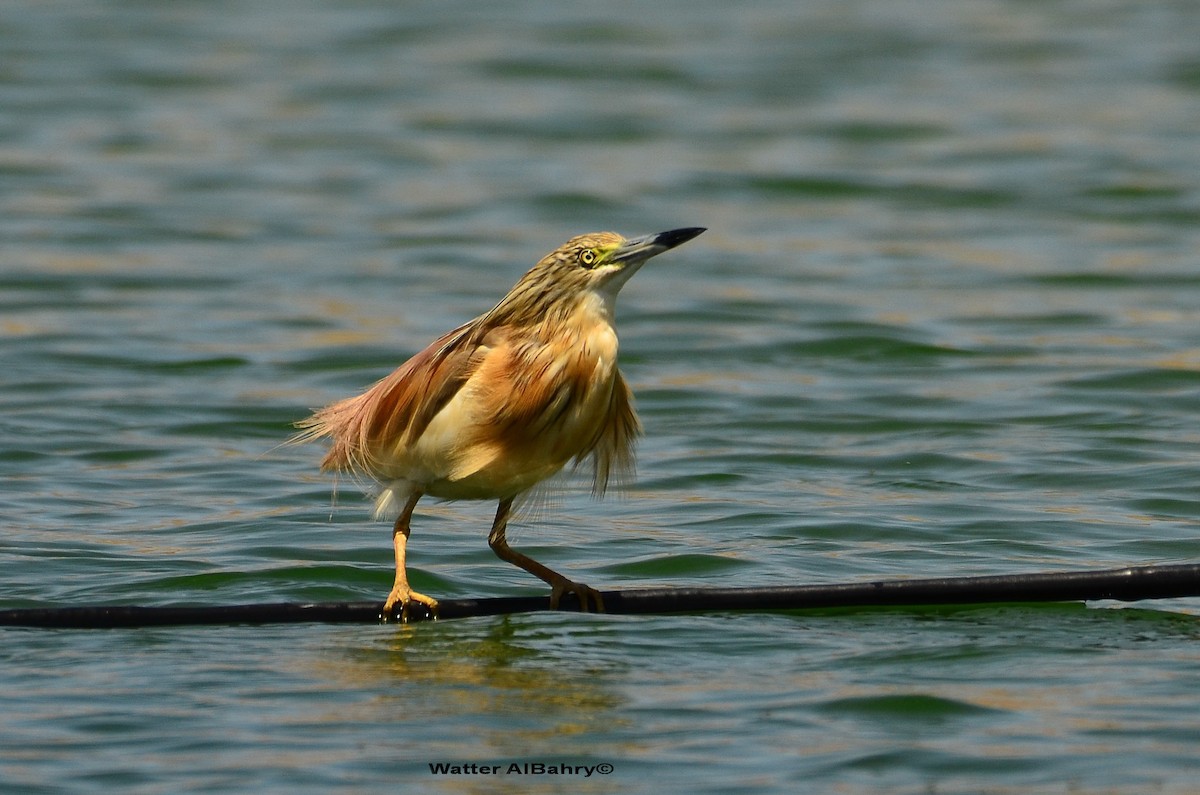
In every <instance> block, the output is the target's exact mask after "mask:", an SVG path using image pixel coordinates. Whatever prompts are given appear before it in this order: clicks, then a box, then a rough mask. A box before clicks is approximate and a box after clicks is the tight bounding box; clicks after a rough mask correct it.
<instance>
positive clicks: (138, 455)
mask: <svg viewBox="0 0 1200 795" xmlns="http://www.w3.org/2000/svg"><path fill="white" fill-rule="evenodd" d="M1198 35H1200V6H1196V5H1195V4H1194V3H1191V2H1185V0H1176V1H1175V2H1162V3H1154V4H1147V3H1137V2H1120V1H1118V0H1113V1H1112V2H1084V1H1083V0H1076V1H1075V2H1069V1H1067V0H1063V1H1062V2H1048V3H1025V2H995V3H988V2H972V1H968V2H957V1H956V2H924V3H908V2H899V3H897V2H884V1H883V0H875V1H870V2H868V1H864V2H814V3H805V4H796V3H788V2H750V3H741V4H735V5H730V4H726V3H710V2H704V1H702V0H701V1H700V2H697V1H696V0H692V2H688V3H682V2H662V3H653V4H651V3H633V2H625V3H616V4H606V5H604V6H596V5H594V4H592V5H587V6H576V5H564V4H553V3H546V2H532V1H531V2H525V3H514V4H503V5H498V4H474V3H458V4H455V3H403V4H399V3H386V2H367V1H366V0H363V1H362V2H351V3H332V2H330V3H318V2H307V3H275V2H265V3H236V2H230V3H199V2H174V3H152V2H112V3H104V4H98V3H97V4H91V3H74V4H71V3H49V4H46V3H40V2H10V3H8V4H6V5H5V6H4V7H3V9H0V242H2V244H3V245H2V256H0V338H2V339H0V385H2V388H0V482H2V483H3V491H2V495H0V507H3V510H4V516H5V520H4V529H3V532H2V533H0V561H2V563H3V568H2V571H3V574H2V575H0V607H5V608H8V607H34V606H59V605H64V606H65V605H94V604H146V605H171V604H185V603H186V604H191V603H215V604H238V603H252V602H278V601H301V600H321V601H359V600H366V599H382V597H383V595H384V594H385V593H386V591H387V589H388V587H389V586H390V582H391V571H390V566H391V549H390V538H389V532H388V531H389V528H388V527H387V526H386V525H383V524H378V523H373V522H371V521H370V520H369V511H368V504H367V502H366V501H365V500H364V499H363V497H362V496H361V495H360V494H358V492H357V490H356V489H355V488H354V486H353V484H351V483H346V482H343V483H341V484H340V486H339V488H338V492H337V496H336V500H335V499H334V496H333V493H332V483H331V481H330V480H329V479H328V478H326V477H323V476H321V475H319V474H318V473H317V471H316V465H317V462H318V460H319V458H320V455H321V451H320V449H319V448H317V447H306V448H305V447H299V448H298V447H279V446H278V445H280V443H282V442H283V441H284V440H285V439H286V438H287V437H288V435H289V433H290V427H289V424H290V423H291V422H292V421H294V420H296V419H299V418H302V417H303V416H305V414H306V413H307V410H308V409H309V408H310V407H313V406H318V405H321V404H324V403H326V402H328V401H330V400H333V399H336V398H339V397H343V396H345V395H348V394H351V393H352V392H354V391H355V390H357V389H359V388H361V387H363V386H365V385H367V384H369V383H371V382H372V381H373V380H375V379H376V378H378V377H380V376H382V375H383V374H385V373H386V372H388V371H389V370H390V369H391V368H392V367H394V366H395V365H397V364H399V363H400V362H401V361H402V360H403V359H404V358H405V357H407V356H408V355H410V354H412V353H413V352H415V351H416V350H419V349H420V348H421V347H423V346H424V345H425V344H426V343H428V342H429V341H430V340H431V339H432V338H433V337H434V336H436V335H437V334H439V333H441V332H443V331H445V330H447V329H448V328H450V327H452V326H454V325H456V324H458V323H460V322H462V321H464V320H466V319H468V318H470V317H472V316H474V315H476V314H478V313H479V312H481V311H483V310H485V309H487V308H488V307H490V306H491V305H492V303H494V302H495V301H496V300H497V299H498V298H499V297H500V296H501V295H502V294H503V293H504V291H505V290H507V289H508V288H509V287H510V286H511V284H512V283H513V282H514V281H515V280H516V278H517V277H518V276H519V275H520V274H521V273H522V272H524V270H525V269H526V268H528V267H529V265H531V264H532V263H533V262H534V261H535V260H536V259H537V258H538V257H540V256H541V255H542V254H543V253H545V252H546V251H548V250H549V249H551V248H553V247H554V246H556V245H557V244H558V243H559V242H561V241H562V240H565V239H566V238H567V237H569V236H571V235H573V234H576V233H579V232H584V231H595V230H599V229H616V230H618V231H621V232H623V233H625V234H628V235H632V234H639V233H644V232H651V231H658V230H661V229H669V228H673V227H679V226H690V225H700V226H707V227H709V231H708V232H707V233H706V234H705V235H703V236H701V237H700V238H697V239H696V240H695V241H692V242H691V243H689V244H688V245H686V246H684V247H682V248H680V249H679V250H678V251H675V252H672V253H671V254H670V255H667V256H664V257H663V258H661V259H659V260H655V261H654V262H653V263H651V265H649V266H647V267H646V268H645V269H643V270H642V271H641V272H640V273H639V274H638V275H637V277H636V278H635V279H634V280H633V281H632V282H631V283H630V284H629V285H628V286H627V287H626V288H625V290H624V292H623V295H622V301H621V306H620V308H619V323H618V325H619V328H620V332H621V339H622V362H623V367H624V370H625V373H626V376H627V378H628V380H629V381H630V383H631V384H632V385H633V387H634V389H635V392H636V394H637V398H638V405H639V408H640V411H641V414H642V417H643V420H644V422H645V425H646V431H647V433H646V438H645V439H644V441H643V444H642V445H641V448H640V459H639V462H640V463H639V476H638V479H637V481H636V483H635V484H633V486H632V487H631V488H630V489H629V490H628V493H627V494H626V495H625V496H624V498H622V499H607V500H605V501H603V502H596V501H593V500H591V499H590V498H589V497H588V496H587V494H586V486H587V484H586V483H583V482H575V481H566V482H564V483H563V484H561V487H560V488H558V489H556V490H555V493H554V494H553V495H551V498H550V499H549V500H547V501H546V502H545V503H544V504H543V505H541V506H540V508H539V509H538V510H537V511H535V512H533V513H532V514H531V515H529V516H527V517H526V518H525V520H523V521H521V522H518V523H517V524H516V525H515V526H514V527H513V528H512V530H511V532H510V539H511V540H512V541H513V543H514V545H515V546H517V547H518V548H520V549H524V550H525V551H528V552H530V553H531V554H533V555H534V556H535V557H538V558H539V559H541V560H543V561H544V562H546V563H547V564H548V565H550V566H552V567H554V568H558V569H560V570H562V571H564V572H567V573H570V574H572V575H575V576H577V577H578V578H579V579H580V580H582V581H584V582H587V583H589V584H591V585H593V586H596V587H599V588H636V587H645V586H663V585H680V586H700V587H703V586H727V585H744V586H770V585H786V584H800V583H818V582H843V581H860V580H869V579H878V578H882V577H928V576H952V575H975V574H1002V573H1014V572H1029V571H1043V570H1057V569H1085V568H1111V567H1117V566H1124V565H1132V564H1147V563H1175V562H1194V561H1195V560H1196V557H1197V552H1198V550H1200V544H1198V543H1197V542H1198V540H1200V532H1198V530H1197V527H1198V525H1197V519H1198V518H1200V499H1198V498H1197V493H1196V484H1197V482H1198V481H1200V457H1198V455H1197V449H1198V448H1197V443H1198V442H1200V432H1198V431H1197V418H1198V416H1200V330H1198V329H1200V267H1198V252H1200V190H1198V188H1197V181H1196V175H1198V174H1200V147H1198V146H1197V145H1196V142H1197V139H1196V131H1197V130H1200V57H1198V56H1197V54H1196V48H1195V42H1196V40H1197V38H1198ZM492 510H493V506H491V505H485V504H472V503H457V504H451V505H444V504H443V505H439V504H436V503H433V502H430V503H428V504H426V503H422V506H421V509H420V510H419V511H418V515H417V517H416V519H415V521H414V530H413V537H412V542H411V545H410V556H411V557H410V564H411V569H410V572H411V577H412V581H413V585H414V586H415V587H416V588H417V589H418V590H420V591H423V592H426V593H429V594H432V595H435V596H439V597H443V598H455V597H486V596H499V595H521V594H532V593H539V592H541V591H542V590H544V589H542V588H541V586H540V584H539V583H537V582H536V581H534V580H533V579H532V578H530V577H529V576H527V575H525V574H523V573H522V572H520V571H518V570H516V569H515V568H513V567H511V566H507V565H506V564H503V563H501V562H500V561H498V560H497V559H496V558H495V557H494V556H493V555H492V553H491V552H490V551H489V549H488V548H487V545H486V540H485V539H486V532H487V527H488V523H489V521H490V515H491V512H492ZM0 639H2V640H0V790H3V791H13V792H22V793H41V792H45V793H51V792H54V793H57V792H101V791H110V790H111V791H120V792H127V793H178V792H280V793H283V792H286V793H309V792H312V793H315V792H355V793H357V792H363V793H366V792H372V793H376V792H401V791H402V792H429V793H435V792H436V793H440V792H470V793H476V792H507V791H513V792H661V791H680V792H684V791H686V792H704V793H721V792H745V791H760V792H850V793H875V792H896V793H930V792H936V793H980V792H986V793H1028V792H1063V793H1067V792H1070V793H1114V792H1121V793H1124V792H1136V793H1189V792H1194V791H1196V784H1195V781H1196V780H1197V779H1196V776H1197V772H1198V767H1200V766H1198V765H1197V763H1196V761H1195V760H1196V749H1197V747H1200V745H1198V744H1200V717H1198V716H1200V696H1198V695H1197V693H1200V651H1198V650H1197V649H1198V647H1197V641H1198V639H1200V623H1198V621H1197V602H1196V601H1195V600H1172V601H1163V602H1154V603H1150V602H1146V603H1141V604H1138V605H1134V606H1120V605H1113V604H1096V605H1088V606H1084V605H1047V606H1023V607H1017V606H985V607H976V608H970V609H958V608H940V609H925V610H856V611H835V612H827V613H817V614H803V613H796V614H766V613H764V614H753V613H745V614H720V615H687V616H669V617H618V616H579V615H567V614H563V615H557V614H539V615H522V616H512V617H508V618H503V617H501V618H484V619H472V620H461V621H453V622H450V621H447V622H440V623H435V624H424V625H416V626H409V627H397V626H378V627H376V626H346V627H343V626H321V625H315V626H286V627H245V626H239V627H227V628H223V627H208V628H172V629H152V630H118V631H94V632H88V631H45V630H25V629H5V630H0ZM438 763H447V764H455V765H460V766H465V765H471V764H474V765H487V766H493V765H498V766H500V767H501V769H502V772H498V773H480V772H475V773H470V772H464V773H461V774H454V773H449V772H446V773H436V772H433V770H432V769H431V765H434V764H438ZM513 764H515V765H517V768H516V769H511V768H510V765H513ZM527 764H528V765H530V766H532V767H528V768H527V767H524V766H525V765H527ZM538 765H542V766H543V767H542V768H538V767H537V766H538ZM598 765H611V771H608V769H607V768H605V769H604V770H605V771H608V772H604V771H601V769H600V768H597V767H596V766H598ZM563 768H566V769H567V770H566V772H564V771H563ZM587 770H591V771H592V772H591V774H590V775H589V774H588V773H587ZM539 771H540V772H539ZM549 771H554V772H549Z"/></svg>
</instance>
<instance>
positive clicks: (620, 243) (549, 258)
mask: <svg viewBox="0 0 1200 795" xmlns="http://www.w3.org/2000/svg"><path fill="white" fill-rule="evenodd" d="M703 231H704V227H698V226H696V227H686V228H683V229H672V230H670V231H669V232H657V233H655V234H651V235H643V236H641V237H634V238H629V239H626V238H624V237H621V236H620V235H618V234H616V233H615V232H593V233H590V234H586V235H579V236H578V237H573V238H571V239H570V240H568V241H567V242H566V243H564V244H562V245H561V246H559V247H558V248H557V249H555V250H554V251H552V252H550V253H549V254H547V255H546V256H545V257H543V258H542V259H541V261H540V262H538V264H537V265H534V266H533V268H532V269H531V270H530V271H529V272H528V273H526V274H525V276H524V277H522V279H521V281H519V282H517V285H516V286H515V287H513V289H512V290H511V291H510V292H509V294H508V295H507V296H506V297H505V299H504V301H502V302H501V304H500V306H498V307H497V310H499V309H500V308H501V307H505V308H507V309H509V310H510V311H511V310H515V311H516V312H517V313H518V314H520V315H526V314H527V313H532V314H534V315H544V314H545V313H547V312H550V311H553V310H554V309H555V308H562V309H564V310H567V309H568V308H570V307H574V305H575V304H576V302H577V301H578V300H579V299H580V298H583V297H586V296H589V295H591V296H596V297H598V298H600V299H601V300H602V301H603V302H604V303H605V305H606V306H607V307H609V308H610V309H611V307H612V304H613V302H614V301H615V300H616V297H617V293H618V292H620V290H621V287H622V286H624V284H625V282H627V281H629V278H630V277H631V276H633V274H635V273H637V271H638V269H639V268H641V267H642V265H644V264H645V263H646V261H647V260H649V259H650V258H651V257H653V256H655V255H657V254H661V253H663V252H664V251H668V250H670V249H673V248H675V247H676V246H679V245H682V244H683V243H686V242H687V241H689V240H691V239H692V238H694V237H696V236H697V235H699V234H700V233H701V232H703Z"/></svg>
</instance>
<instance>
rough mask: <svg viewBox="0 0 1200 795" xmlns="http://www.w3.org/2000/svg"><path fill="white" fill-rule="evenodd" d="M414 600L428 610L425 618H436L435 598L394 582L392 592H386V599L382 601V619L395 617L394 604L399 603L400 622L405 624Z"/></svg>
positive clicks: (436, 605)
mask: <svg viewBox="0 0 1200 795" xmlns="http://www.w3.org/2000/svg"><path fill="white" fill-rule="evenodd" d="M414 602H416V603H417V604H421V605H424V606H425V608H426V609H427V612H428V615H427V616H425V618H437V614H438V610H437V607H438V603H437V599H434V598H433V597H432V596H426V595H425V594H423V593H417V592H416V591H414V590H413V589H412V588H409V587H408V586H407V585H400V584H396V585H394V586H392V592H391V593H389V594H388V597H387V600H386V601H384V603H383V613H382V618H383V620H384V621H385V622H387V621H390V620H392V619H393V618H395V617H396V613H395V607H396V604H397V603H399V604H400V613H399V618H400V623H401V624H407V623H408V618H409V615H410V614H411V612H412V611H411V609H410V608H411V607H412V605H413V603H414Z"/></svg>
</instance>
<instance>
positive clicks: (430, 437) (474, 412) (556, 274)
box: [291, 227, 706, 622]
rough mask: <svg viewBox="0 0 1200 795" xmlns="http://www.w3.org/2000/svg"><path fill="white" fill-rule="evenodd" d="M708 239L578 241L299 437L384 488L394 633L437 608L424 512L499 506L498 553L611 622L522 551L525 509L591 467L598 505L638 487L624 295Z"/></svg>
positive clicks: (330, 462) (329, 465)
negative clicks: (426, 587) (552, 485)
mask: <svg viewBox="0 0 1200 795" xmlns="http://www.w3.org/2000/svg"><path fill="white" fill-rule="evenodd" d="M704 231H706V230H705V228H704V227H685V228H680V229H672V230H670V231H666V232H659V233H656V234H649V235H642V236H639V237H633V238H629V239H626V238H624V237H622V236H621V235H619V234H616V233H614V232H597V233H591V234H584V235H579V236H577V237H573V238H571V239H570V240H568V241H567V242H566V243H564V244H563V245H561V246H559V247H558V248H557V249H555V250H554V251H552V252H551V253H549V254H547V255H546V256H545V257H543V258H542V259H541V260H540V261H538V263H537V264H536V265H534V266H533V268H531V269H530V270H529V271H528V272H527V273H526V274H525V275H524V276H522V277H521V278H520V279H519V280H518V281H517V283H516V284H515V285H514V286H513V288H512V289H511V290H509V291H508V293H507V294H506V295H505V296H504V297H503V298H502V299H500V302H499V303H497V304H496V305H495V306H494V307H492V308H491V309H490V310H489V311H487V312H485V313H484V314H482V315H480V316H478V317H476V318H475V319H473V320H470V321H468V322H467V323H464V324H463V325H461V326H459V327H458V328H456V329H454V330H452V331H449V332H447V333H446V334H444V335H442V336H441V337H439V338H438V339H436V340H434V341H433V342H432V343H431V344H430V345H429V346H428V347H426V348H425V349H424V350H422V351H420V352H419V353H417V354H415V355H414V356H413V357H412V358H410V359H409V360H408V361H406V362H405V363H404V364H402V365H400V366H399V367H398V368H397V369H396V370H395V371H393V372H392V373H391V374H390V375H387V376H385V377H384V378H382V379H380V380H379V381H377V382H376V383H375V384H374V385H373V386H371V387H369V388H368V389H366V390H365V391H364V392H362V393H361V394H359V395H357V396H355V397H350V398H346V399H344V400H341V401H338V402H335V403H332V404H330V405H328V406H326V407H325V408H322V409H319V410H316V411H315V412H313V414H312V415H311V416H309V417H308V418H307V419H304V420H301V421H299V422H297V423H295V426H296V428H298V429H299V430H298V432H297V434H296V435H295V436H294V437H293V439H292V440H291V441H293V442H309V441H314V440H318V439H322V438H327V439H328V440H329V442H328V444H329V446H328V449H327V451H326V454H325V457H324V459H323V460H322V461H321V471H323V472H334V473H348V474H349V475H351V476H353V477H355V478H356V479H359V480H361V481H363V482H365V483H367V484H369V486H370V487H371V489H372V490H373V492H374V496H375V517H376V519H381V518H384V517H389V516H391V515H393V514H396V512H397V511H398V515H397V517H396V519H395V523H394V525H393V527H392V547H393V551H394V553H395V560H396V576H395V579H394V581H393V584H392V589H391V591H390V592H389V593H388V595H387V598H386V600H385V601H384V603H383V610H382V614H381V617H382V619H383V620H384V621H387V620H389V618H392V617H395V615H396V608H397V607H398V608H399V619H400V621H402V622H406V621H408V619H409V616H410V614H413V613H414V611H415V610H416V608H415V607H414V605H417V604H419V605H423V606H424V607H425V608H427V610H428V613H429V615H430V616H432V617H434V618H436V617H437V606H438V602H437V600H436V599H434V598H432V597H430V596H426V595H425V594H422V593H418V592H416V591H414V590H413V589H412V588H411V587H410V586H409V583H408V574H407V569H406V564H405V558H406V553H407V546H408V540H409V536H410V524H411V521H412V516H413V511H414V509H415V508H416V506H417V502H418V501H419V500H420V499H421V498H422V497H425V496H429V497H432V498H435V499H441V500H496V501H497V508H496V515H495V518H494V520H493V521H492V527H491V531H490V533H489V534H488V545H489V546H490V547H491V549H492V551H493V552H495V554H496V555H497V556H498V557H499V558H500V559H501V560H503V561H506V562H508V563H511V564H513V565H515V566H517V567H519V568H521V569H523V570H525V571H526V572H528V573H529V574H532V575H533V576H535V577H537V578H538V579H540V580H542V581H543V582H545V583H546V584H548V585H549V586H550V589H551V590H550V607H551V608H552V609H558V607H559V603H560V600H561V599H562V597H563V596H564V595H566V594H568V593H572V594H574V595H575V596H576V597H577V598H578V600H579V605H580V608H581V609H582V610H583V611H585V612H588V611H590V610H591V609H593V608H594V609H595V611H596V612H603V611H604V600H603V598H602V596H601V595H600V592H599V591H597V590H595V589H593V588H591V587H589V586H587V585H585V584H583V583H579V582H575V581H573V580H571V579H569V578H567V577H565V576H564V575H562V574H559V573H558V572H556V571H553V570H551V569H550V568H549V567H547V566H545V565H543V564H542V563H539V562H538V561H536V560H534V559H533V558H531V557H529V556H528V555H526V554H523V553H521V552H519V551H517V550H515V549H513V548H512V547H510V546H509V544H508V541H507V539H506V537H505V533H506V530H507V527H508V522H509V518H510V516H511V514H512V512H513V505H514V501H517V500H519V499H520V498H522V497H523V496H524V495H527V494H528V493H529V492H530V491H531V490H532V489H534V488H535V487H536V486H537V485H538V484H539V483H541V482H542V481H544V480H546V479H547V478H549V477H551V476H553V475H555V474H557V473H558V472H560V471H561V470H562V469H563V468H564V467H565V466H566V465H567V464H569V463H572V464H573V465H574V466H575V467H578V466H580V465H582V464H583V463H584V462H586V461H588V460H589V459H590V463H591V474H592V493H593V495H594V496H596V497H600V496H603V495H604V493H605V490H606V489H607V487H608V484H609V481H610V479H613V478H621V477H627V476H629V475H631V474H632V469H633V465H634V446H635V443H636V440H637V438H638V437H639V436H640V435H641V432H642V425H641V421H640V420H639V419H638V416H637V412H636V409H635V407H634V399H633V393H632V390H631V389H630V387H629V385H628V383H627V382H626V381H625V378H624V377H623V376H622V374H621V371H620V370H619V369H618V367H617V347H618V345H617V334H616V330H615V329H614V312H615V307H616V299H617V294H618V293H619V292H620V290H621V288H622V287H623V286H624V285H625V283H626V282H627V281H629V279H630V277H632V276H633V275H634V274H635V273H636V272H637V271H638V269H639V268H641V267H642V265H644V264H645V263H646V262H647V261H648V260H649V259H650V258H651V257H654V256H656V255H658V254H661V253H663V252H665V251H668V250H670V249H673V248H675V247H677V246H679V245H682V244H683V243H686V242H687V241H689V240H691V239H693V238H694V237H696V236H697V235H699V234H700V233H702V232H704Z"/></svg>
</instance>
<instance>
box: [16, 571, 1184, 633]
mask: <svg viewBox="0 0 1200 795" xmlns="http://www.w3.org/2000/svg"><path fill="white" fill-rule="evenodd" d="M601 593H602V595H603V597H604V606H605V609H606V611H607V612H608V613H614V614H626V615H647V614H654V613H700V612H713V611H730V610H806V609H814V608H824V609H828V608H836V607H897V606H900V607H906V606H907V607H914V606H918V605H949V604H982V603H1003V602H1078V601H1084V602H1086V601H1095V600H1098V599H1115V600H1119V601H1123V602H1135V601H1139V600H1142V599H1171V598H1179V597H1186V596H1200V564H1181V565H1170V566H1135V567H1131V568H1124V569H1107V570H1103V571H1064V572H1043V573H1037V574H1005V575H999V576H991V577H946V578H940V579H925V580H879V581H875V582H858V583H845V584H834V585H801V586H782V587H775V588H645V589H636V590H629V591H602V592H601ZM381 607H382V605H381V603H379V602H334V603H324V604H302V603H278V604H262V605H197V606H187V607H138V606H111V607H58V608H25V609H16V610H0V626H10V627H17V626H20V627H49V628H74V629H106V628H113V627H151V626H172V625H174V626H182V625H203V624H209V625H211V624H302V623H326V624H371V623H378V622H379V621H380V620H381V613H380V610H381ZM549 609H550V600H549V598H548V597H546V596H506V597H499V598H492V599H444V600H442V601H441V603H440V604H439V606H438V617H439V619H442V620H446V619H451V618H469V617H473V616H493V615H506V614H510V613H530V612H535V611H540V610H549ZM561 609H564V610H578V609H579V602H578V600H577V599H576V597H575V596H574V594H567V595H566V596H564V597H563V600H562V605H561ZM392 618H393V620H394V618H395V617H394V616H393V617H392ZM429 618H430V616H429V614H428V613H427V612H425V611H424V610H420V611H415V613H414V614H413V615H411V616H410V620H412V621H424V620H428V619H429Z"/></svg>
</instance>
